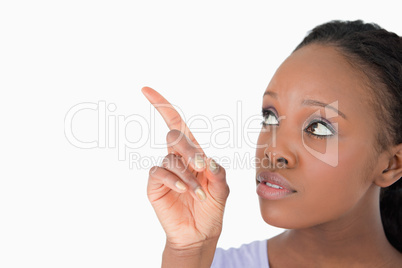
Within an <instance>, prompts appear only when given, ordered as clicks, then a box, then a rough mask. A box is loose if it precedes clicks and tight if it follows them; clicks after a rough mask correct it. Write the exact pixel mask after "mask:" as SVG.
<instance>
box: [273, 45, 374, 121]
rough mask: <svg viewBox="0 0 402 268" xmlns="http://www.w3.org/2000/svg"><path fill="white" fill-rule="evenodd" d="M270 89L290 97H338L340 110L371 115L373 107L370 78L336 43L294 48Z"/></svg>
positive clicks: (285, 98) (280, 95)
mask: <svg viewBox="0 0 402 268" xmlns="http://www.w3.org/2000/svg"><path fill="white" fill-rule="evenodd" d="M267 91H274V92H276V93H278V99H279V100H281V99H282V100H286V101H292V100H294V101H300V100H302V99H315V100H320V101H324V102H326V103H331V102H335V101H338V103H339V108H340V110H344V113H346V114H350V116H353V114H356V113H360V114H365V115H366V116H367V113H368V112H369V111H368V110H370V104H369V103H370V97H371V95H370V94H371V92H370V89H369V88H368V83H367V79H366V78H365V76H364V74H363V73H362V72H360V71H358V70H356V68H354V67H353V66H352V65H351V64H350V63H349V62H348V60H347V59H346V58H345V57H344V56H343V55H342V54H341V53H340V52H339V51H337V50H336V49H335V48H334V47H332V46H325V45H318V44H311V45H307V46H305V47H302V48H300V49H298V50H297V51H295V52H293V53H292V54H291V55H290V56H289V57H288V58H287V59H286V60H285V61H284V62H283V63H282V65H281V66H280V67H279V68H278V70H277V71H276V73H275V75H274V76H273V78H272V80H271V82H270V83H269V85H268V88H267Z"/></svg>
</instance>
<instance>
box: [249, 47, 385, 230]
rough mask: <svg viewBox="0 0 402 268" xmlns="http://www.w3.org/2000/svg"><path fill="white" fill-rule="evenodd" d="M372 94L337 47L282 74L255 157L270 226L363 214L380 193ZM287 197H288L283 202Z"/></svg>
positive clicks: (289, 63) (320, 50)
mask: <svg viewBox="0 0 402 268" xmlns="http://www.w3.org/2000/svg"><path fill="white" fill-rule="evenodd" d="M366 87H367V83H365V80H364V78H363V76H362V75H361V74H360V73H359V72H357V71H356V70H355V69H354V68H353V67H352V66H351V65H350V64H349V63H348V62H347V61H346V60H345V58H344V57H343V56H342V55H341V54H340V53H339V52H338V51H336V50H335V49H334V48H333V47H331V46H324V45H317V44H312V45H308V46H306V47H303V48H301V49H299V50H297V51H295V52H294V53H293V54H292V55H291V56H289V58H287V59H286V61H285V62H284V63H283V64H282V65H281V66H280V67H279V69H278V70H277V72H276V73H275V75H274V77H273V78H272V80H271V82H270V83H269V85H268V87H267V89H266V91H265V93H264V97H263V104H262V108H263V110H264V123H265V124H266V125H265V126H264V125H263V127H262V130H261V133H260V135H259V138H258V148H257V151H256V158H257V160H258V161H259V162H258V163H257V170H256V175H257V184H258V186H257V192H258V193H259V200H260V208H261V213H262V216H263V218H264V220H265V221H266V222H267V223H269V224H271V225H274V226H278V227H282V228H287V229H298V228H306V227H311V226H315V225H318V224H323V223H327V222H331V221H334V220H338V219H342V218H344V217H347V216H348V215H351V214H355V213H356V212H357V211H355V210H356V209H360V208H363V209H364V205H362V203H364V202H366V201H367V200H366V199H365V197H366V198H367V196H368V194H367V193H368V190H369V189H373V188H372V187H374V184H373V180H372V178H373V176H374V175H373V170H374V164H375V157H376V154H375V150H374V145H375V144H376V139H375V137H376V135H375V133H376V131H377V127H378V126H376V123H375V122H376V120H375V116H377V115H376V112H375V111H374V110H373V109H372V108H371V107H370V105H369V101H368V100H369V97H370V96H369V93H368V92H369V91H368V89H367V88H366ZM327 104H329V105H330V106H331V107H330V106H328V105H327ZM284 159H286V161H287V164H285V161H284ZM265 171H269V172H274V173H277V174H280V175H281V176H282V177H284V178H285V179H286V180H287V182H288V183H289V185H288V188H290V189H291V191H290V192H289V191H285V190H277V189H273V188H272V187H269V186H268V185H266V184H265V183H260V182H259V174H261V173H263V172H265ZM266 177H267V176H266ZM268 177H269V176H268ZM271 182H272V181H271ZM260 184H261V185H260ZM262 184H263V185H262ZM279 184H280V183H279ZM280 191H284V192H285V194H283V192H282V193H279V195H276V194H277V193H278V192H280ZM282 194H283V195H282ZM359 201H360V202H359Z"/></svg>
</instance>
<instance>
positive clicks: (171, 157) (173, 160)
mask: <svg viewBox="0 0 402 268" xmlns="http://www.w3.org/2000/svg"><path fill="white" fill-rule="evenodd" d="M180 158H181V157H180V156H178V155H176V154H173V153H170V154H168V155H166V156H165V158H164V159H163V161H162V167H164V168H166V169H175V168H180V161H181V160H180Z"/></svg>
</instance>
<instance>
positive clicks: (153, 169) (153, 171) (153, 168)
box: [149, 166, 159, 177]
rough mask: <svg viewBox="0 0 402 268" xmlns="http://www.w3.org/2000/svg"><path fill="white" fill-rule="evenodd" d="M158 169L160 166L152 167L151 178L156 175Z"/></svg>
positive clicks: (150, 170)
mask: <svg viewBox="0 0 402 268" xmlns="http://www.w3.org/2000/svg"><path fill="white" fill-rule="evenodd" d="M158 168H159V167H158V166H153V167H151V168H150V169H149V176H150V177H152V176H153V175H154V174H155V172H156V171H157V170H158Z"/></svg>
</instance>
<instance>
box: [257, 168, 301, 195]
mask: <svg viewBox="0 0 402 268" xmlns="http://www.w3.org/2000/svg"><path fill="white" fill-rule="evenodd" d="M257 182H258V186H257V194H258V195H259V196H260V197H262V198H264V199H269V200H276V199H281V198H284V197H286V196H289V195H291V194H293V193H296V192H297V191H296V190H295V189H294V188H293V187H292V185H291V184H290V183H289V182H288V181H287V180H286V179H285V178H284V177H282V176H281V175H279V174H278V173H274V172H269V171H264V172H261V173H259V174H258V176H257Z"/></svg>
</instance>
